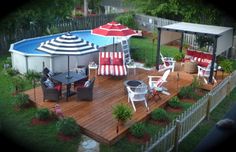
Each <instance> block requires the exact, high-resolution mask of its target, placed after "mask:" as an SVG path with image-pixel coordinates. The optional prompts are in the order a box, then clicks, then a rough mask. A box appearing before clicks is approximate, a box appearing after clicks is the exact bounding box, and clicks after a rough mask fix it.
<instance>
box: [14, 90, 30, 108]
mask: <svg viewBox="0 0 236 152" xmlns="http://www.w3.org/2000/svg"><path fill="white" fill-rule="evenodd" d="M13 102H14V105H16V106H17V107H20V108H22V107H24V106H25V105H26V104H28V103H29V95H27V94H25V93H20V94H17V95H16V96H15V99H14V101H13Z"/></svg>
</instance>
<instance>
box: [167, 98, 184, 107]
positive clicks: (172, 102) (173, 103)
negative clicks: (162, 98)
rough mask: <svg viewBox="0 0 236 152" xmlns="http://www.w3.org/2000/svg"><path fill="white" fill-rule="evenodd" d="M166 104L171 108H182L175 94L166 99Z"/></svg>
mask: <svg viewBox="0 0 236 152" xmlns="http://www.w3.org/2000/svg"><path fill="white" fill-rule="evenodd" d="M168 105H169V106H170V107H172V108H182V104H181V103H180V100H179V98H178V97H177V96H175V97H173V98H171V99H170V100H169V101H168Z"/></svg>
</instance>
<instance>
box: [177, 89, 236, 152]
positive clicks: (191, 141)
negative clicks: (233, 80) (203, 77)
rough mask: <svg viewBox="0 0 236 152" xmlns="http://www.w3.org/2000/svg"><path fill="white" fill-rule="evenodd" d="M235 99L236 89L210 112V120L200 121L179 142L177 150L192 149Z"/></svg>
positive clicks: (184, 151)
mask: <svg viewBox="0 0 236 152" xmlns="http://www.w3.org/2000/svg"><path fill="white" fill-rule="evenodd" d="M235 101H236V89H234V90H233V91H232V92H231V93H230V96H227V97H226V98H225V99H224V100H223V101H222V102H221V103H220V104H219V105H218V106H217V107H216V108H215V109H214V110H213V111H212V112H211V114H210V120H204V121H203V122H201V123H200V124H199V125H198V126H197V127H196V128H195V129H194V130H193V131H192V132H191V133H190V134H189V135H188V136H187V137H186V138H185V139H184V140H183V141H182V142H181V143H180V146H179V151H181V152H189V151H193V150H194V148H195V147H196V146H197V145H198V143H199V142H200V141H201V140H202V139H203V138H204V137H205V136H206V135H207V133H208V132H209V131H210V130H211V129H212V127H213V126H214V125H215V124H216V122H217V121H219V120H220V119H222V118H223V117H224V115H225V114H226V113H227V110H229V109H230V108H231V107H232V105H233V104H235Z"/></svg>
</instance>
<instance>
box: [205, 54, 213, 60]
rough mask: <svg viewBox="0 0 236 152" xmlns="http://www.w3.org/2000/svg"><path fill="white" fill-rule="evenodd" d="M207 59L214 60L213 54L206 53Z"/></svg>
mask: <svg viewBox="0 0 236 152" xmlns="http://www.w3.org/2000/svg"><path fill="white" fill-rule="evenodd" d="M204 56H205V58H206V59H208V60H212V54H208V53H205V55H204Z"/></svg>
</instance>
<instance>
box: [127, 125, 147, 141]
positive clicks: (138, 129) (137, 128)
mask: <svg viewBox="0 0 236 152" xmlns="http://www.w3.org/2000/svg"><path fill="white" fill-rule="evenodd" d="M130 132H131V134H132V135H133V136H135V137H138V138H140V137H143V136H144V134H145V124H144V123H142V122H138V123H136V124H134V125H133V126H132V127H131V128H130Z"/></svg>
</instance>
